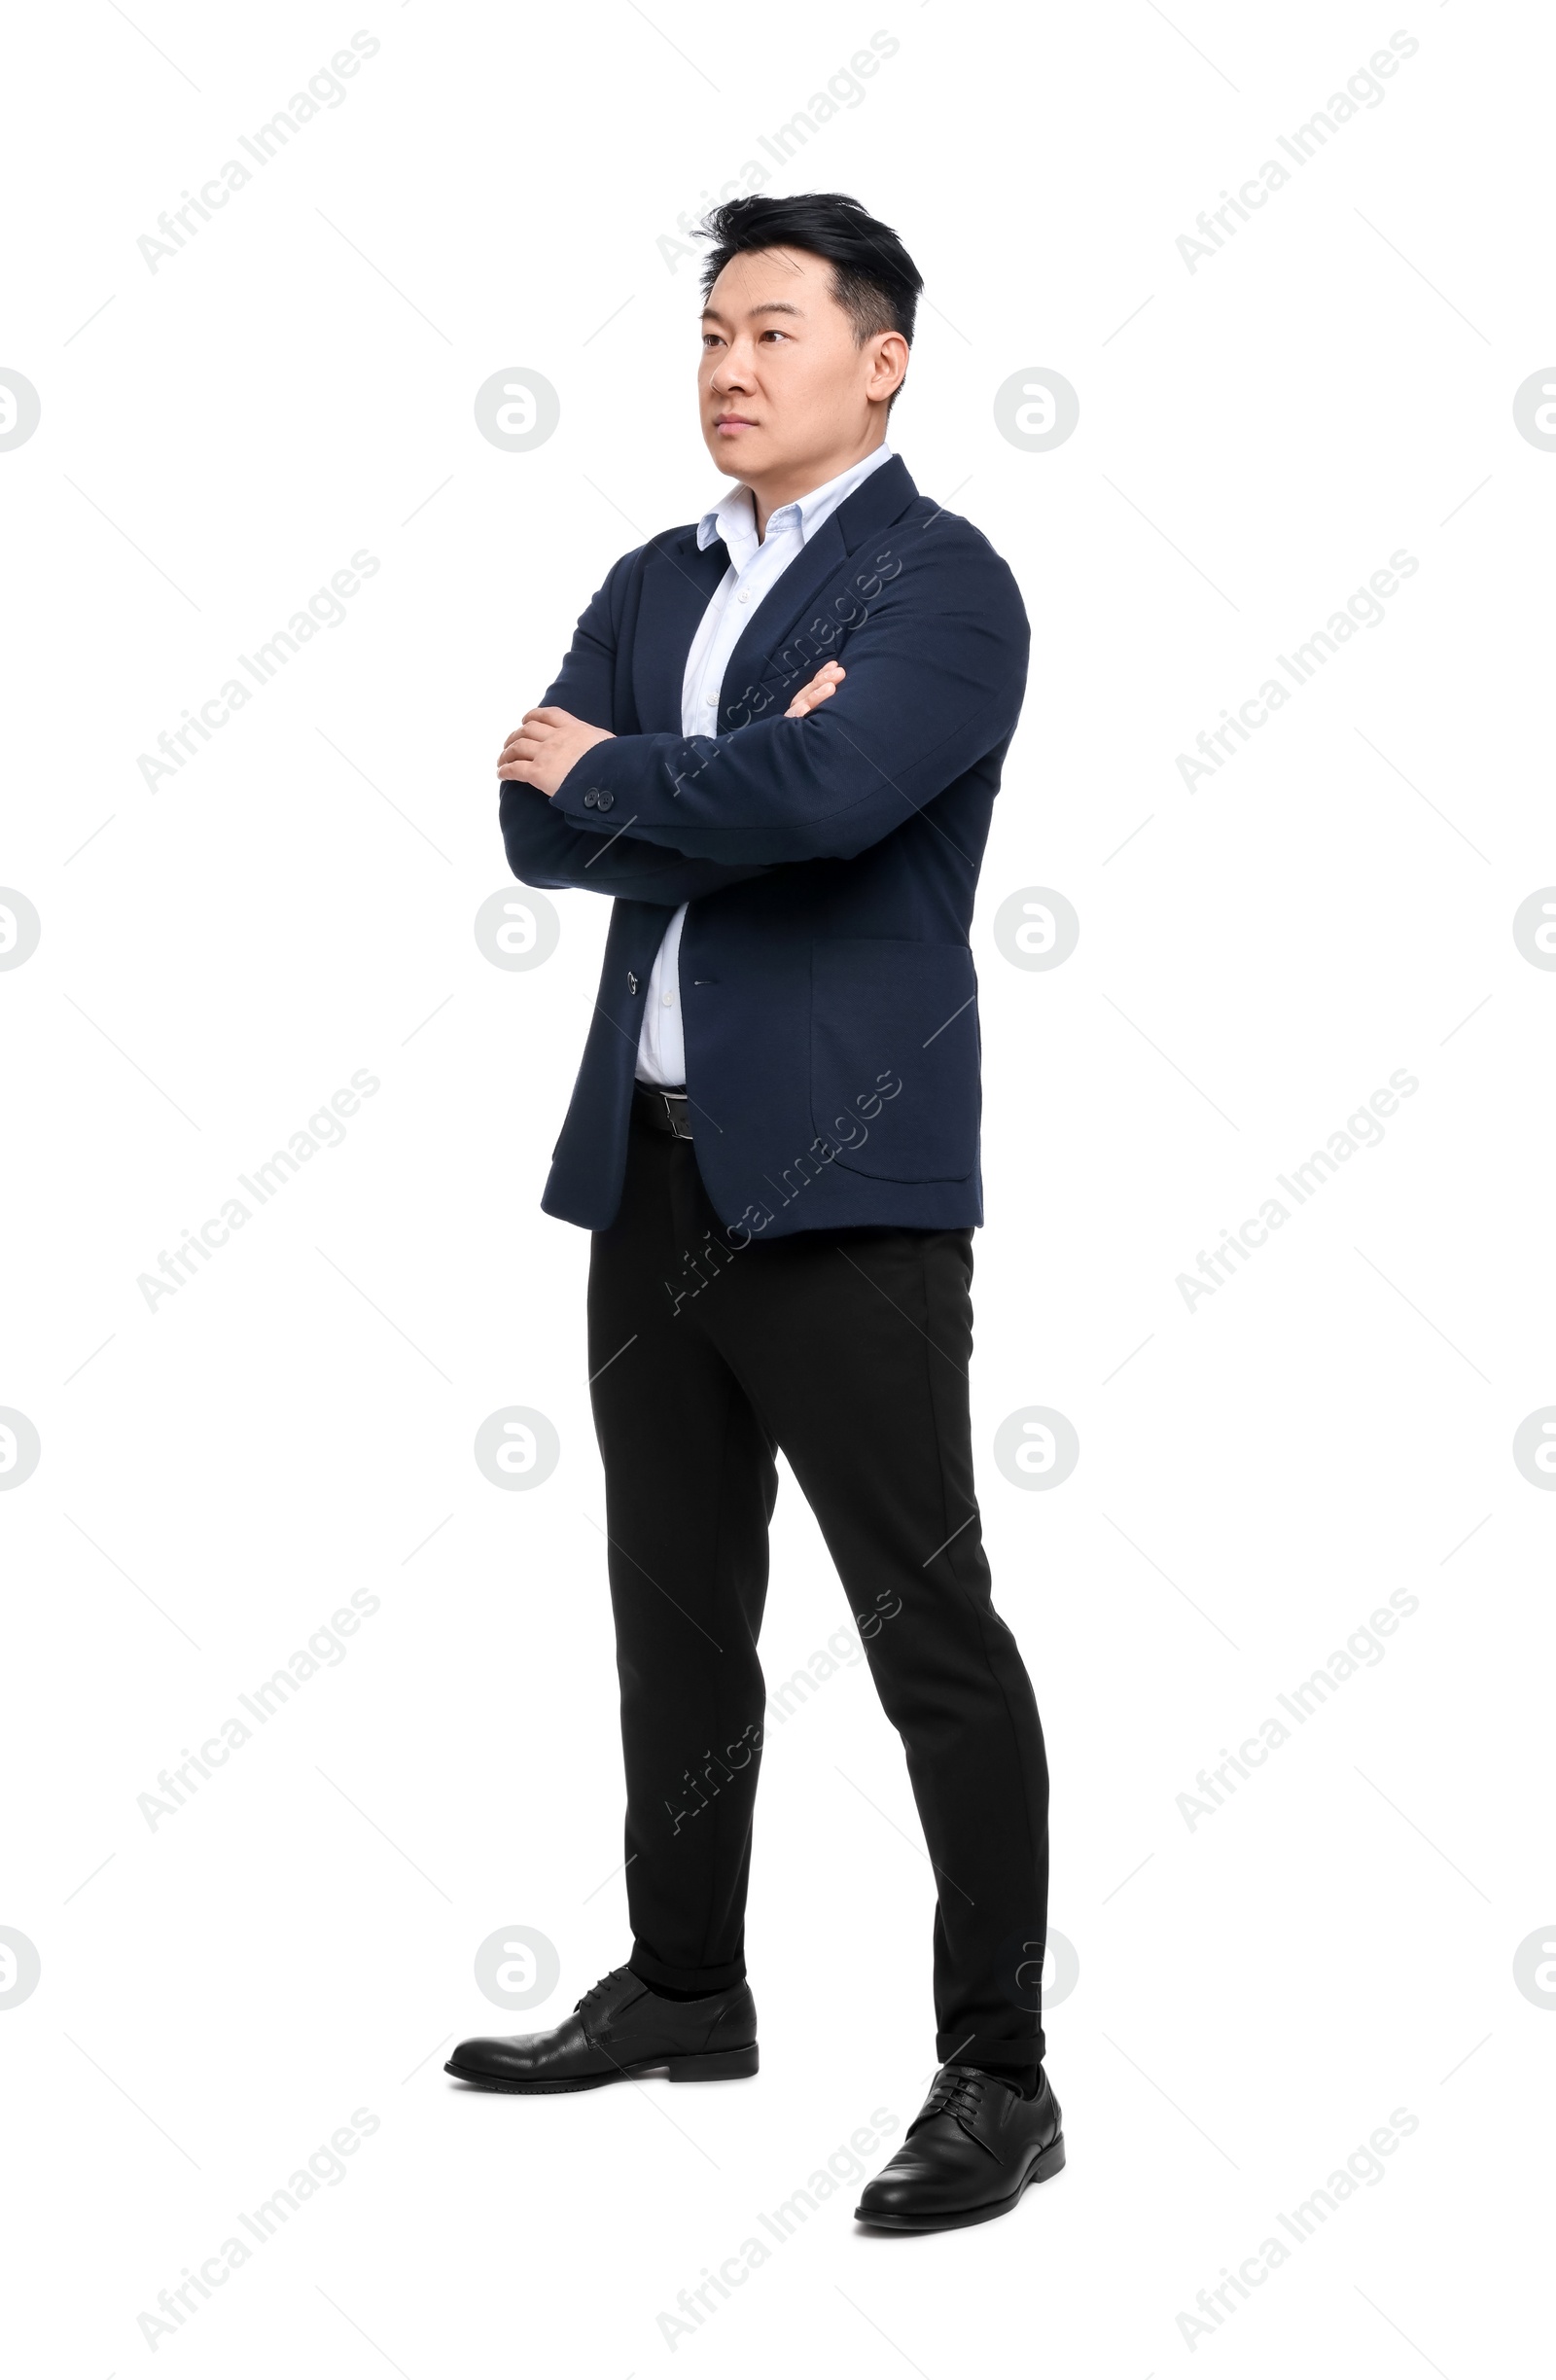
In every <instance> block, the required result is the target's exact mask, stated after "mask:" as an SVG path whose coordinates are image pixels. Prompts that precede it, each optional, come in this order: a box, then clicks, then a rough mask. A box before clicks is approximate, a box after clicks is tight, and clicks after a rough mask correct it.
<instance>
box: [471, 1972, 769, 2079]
mask: <svg viewBox="0 0 1556 2380" xmlns="http://www.w3.org/2000/svg"><path fill="white" fill-rule="evenodd" d="M756 2071H757V2004H756V2002H755V2001H754V2000H753V1999H752V1997H751V1986H750V1984H749V1983H735V1984H731V1985H730V1986H729V1988H728V1990H727V1991H723V1992H710V1993H709V1994H708V1996H707V1998H706V1999H705V2000H661V1999H660V1997H659V1995H658V1993H657V1992H655V1991H654V1989H653V1987H652V1986H651V1985H649V1984H647V1983H645V1982H644V1981H643V1978H642V1977H641V1975H635V1974H633V1972H632V1971H631V1969H630V1968H627V1967H618V1968H614V1969H613V1970H612V1971H611V1973H610V1974H608V1975H606V1976H604V1977H602V1979H601V1980H600V1981H599V1982H598V1983H596V1984H595V1985H594V1986H593V1987H592V1988H591V1989H590V1990H589V1991H586V1992H585V1993H584V1995H583V1999H582V2000H581V2001H580V2002H579V2004H578V2006H577V2007H576V2008H575V2009H574V2011H573V2013H572V2015H571V2016H569V2017H567V2018H566V2019H565V2020H564V2021H563V2022H562V2023H561V2024H559V2025H553V2026H552V2027H551V2029H550V2031H549V2032H548V2033H521V2034H515V2035H513V2036H512V2037H510V2038H509V2039H508V2040H506V2041H494V2040H490V2039H484V2038H483V2039H480V2040H477V2041H472V2042H461V2043H460V2044H459V2047H458V2048H457V2049H456V2050H455V2051H454V2054H453V2056H452V2057H451V2058H450V2059H449V2060H448V2062H447V2064H446V2065H445V2066H444V2068H443V2072H444V2074H447V2075H457V2077H458V2078H459V2079H460V2081H461V2082H475V2083H478V2084H479V2086H480V2088H481V2089H482V2090H487V2091H592V2090H595V2089H597V2088H598V2086H599V2085H600V2084H601V2083H602V2082H624V2081H626V2080H628V2079H629V2078H631V2077H633V2076H635V2075H651V2074H656V2073H660V2072H663V2073H667V2074H668V2075H669V2078H670V2079H671V2081H672V2082H721V2081H725V2080H726V2079H728V2078H731V2077H733V2076H737V2075H754V2074H755V2073H756Z"/></svg>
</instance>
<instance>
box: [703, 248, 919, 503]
mask: <svg viewBox="0 0 1556 2380" xmlns="http://www.w3.org/2000/svg"><path fill="white" fill-rule="evenodd" d="M901 343H902V342H901V341H898V342H897V344H898V345H899V346H900V345H901ZM881 345H882V342H881V340H880V339H879V338H867V339H866V341H865V343H864V345H863V346H857V345H856V344H855V341H854V326H853V324H852V323H851V321H850V320H849V318H848V316H847V315H846V314H845V313H844V311H843V309H842V307H841V306H840V305H839V304H838V302H837V301H836V299H835V298H834V297H833V296H832V269H831V266H830V265H829V264H828V263H827V261H826V259H825V258H823V257H819V256H811V255H809V254H808V253H807V252H806V251H805V250H803V249H799V248H764V249H760V250H758V251H756V252H754V253H752V254H749V255H745V256H737V257H732V258H731V259H730V261H729V263H728V264H727V265H726V266H725V268H724V270H723V272H722V273H721V274H720V275H719V278H718V280H717V281H716V282H715V283H714V285H713V288H712V290H711V291H710V292H709V294H708V303H707V309H706V311H705V313H704V315H703V319H702V363H701V366H700V368H699V371H698V373H697V394H698V400H699V404H700V408H701V413H702V435H703V437H704V439H705V440H706V441H707V445H708V452H709V453H710V454H711V455H712V457H713V459H714V461H715V462H716V463H717V464H718V466H719V469H720V470H721V471H726V472H729V473H730V474H732V476H733V477H734V478H736V479H738V480H749V481H758V482H760V480H764V479H771V478H775V477H776V478H782V477H784V476H785V475H787V474H789V473H791V472H794V471H796V470H797V471H802V470H803V469H804V468H805V467H806V466H808V465H810V464H821V463H824V462H826V461H828V460H829V459H830V458H831V456H832V455H833V454H834V453H835V452H836V450H837V448H838V446H839V444H855V443H858V442H861V441H863V440H865V439H866V438H867V437H868V436H869V435H870V416H871V412H872V410H874V409H878V407H879V404H880V403H881V401H882V400H883V398H884V396H885V395H886V394H887V393H889V391H890V389H891V387H892V386H893V385H894V383H895V379H896V377H897V376H898V374H897V373H896V371H895V368H894V367H893V366H887V367H886V369H885V376H884V378H883V376H882V365H883V359H882V356H881V352H880V350H881ZM872 398H873V399H874V400H875V406H874V407H872V404H871V399H872Z"/></svg>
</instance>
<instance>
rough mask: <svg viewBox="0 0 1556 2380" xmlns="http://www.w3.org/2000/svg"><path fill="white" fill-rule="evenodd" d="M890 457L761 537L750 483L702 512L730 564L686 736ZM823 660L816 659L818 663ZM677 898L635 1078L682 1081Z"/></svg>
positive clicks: (706, 724)
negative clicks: (758, 614)
mask: <svg viewBox="0 0 1556 2380" xmlns="http://www.w3.org/2000/svg"><path fill="white" fill-rule="evenodd" d="M891 459H892V449H891V448H890V446H884V445H883V446H877V447H876V448H875V450H874V452H873V453H872V454H867V455H866V457H865V459H864V461H863V462H862V463H855V464H854V465H853V467H852V469H851V470H848V471H843V472H839V473H838V475H837V478H836V479H835V480H828V481H827V482H826V484H825V486H822V487H813V488H812V489H811V491H810V493H809V495H808V496H800V497H799V498H798V499H797V500H796V502H795V503H794V504H782V505H780V506H779V508H778V510H777V512H775V513H773V514H770V515H768V520H767V534H766V536H765V537H763V538H761V539H760V541H759V539H758V536H757V514H756V506H755V504H754V503H753V501H752V495H751V490H750V488H749V487H741V486H738V485H737V486H735V487H731V488H730V489H729V490H728V492H727V494H726V495H725V498H724V500H723V502H722V503H720V504H717V505H715V507H714V509H713V511H712V512H710V513H704V514H703V515H702V518H701V519H700V520H699V521H698V523H697V545H698V547H699V549H702V548H706V547H708V546H711V545H712V544H713V542H714V539H715V538H718V537H722V538H723V539H724V542H725V545H726V546H727V547H728V549H729V567H728V569H727V570H726V571H725V574H724V577H723V578H722V579H721V580H720V582H719V584H718V586H717V587H715V589H714V593H713V600H712V601H711V602H710V604H709V605H708V608H707V610H706V611H705V612H704V613H703V615H702V619H701V622H700V623H699V625H698V628H697V632H696V635H695V636H694V637H693V638H692V640H691V650H690V653H689V654H688V656H687V669H686V676H685V678H684V679H683V680H682V684H681V731H682V733H683V734H684V735H712V734H715V733H717V730H718V719H719V702H720V697H721V694H722V693H723V690H724V673H725V664H726V663H727V661H728V659H729V656H730V655H731V654H732V653H733V651H734V649H735V646H736V645H737V644H738V643H739V641H740V638H741V636H742V635H743V634H744V632H745V629H746V624H747V622H749V620H750V619H751V615H752V613H753V612H754V611H755V610H756V608H757V606H758V604H759V603H760V601H761V599H762V597H763V596H764V595H765V594H766V593H767V592H768V590H769V588H770V587H771V586H773V585H774V584H775V582H776V581H777V580H779V579H780V578H782V576H783V574H784V572H785V571H786V570H787V569H788V568H789V565H790V563H791V562H792V561H793V560H794V558H795V556H796V553H797V552H798V551H799V550H800V548H801V547H802V546H805V545H808V544H809V542H810V540H811V539H812V538H813V537H814V536H815V534H816V531H817V530H818V529H819V528H820V527H821V525H822V523H823V521H825V520H830V519H831V515H833V513H835V512H836V510H837V507H838V506H839V505H840V504H841V503H842V502H843V500H844V498H845V497H848V496H851V495H852V494H853V492H854V490H855V488H856V487H858V486H859V484H860V482H861V481H862V480H867V479H868V478H869V475H870V473H871V472H872V471H878V470H879V469H880V467H881V465H882V464H883V463H889V462H890V461H891ZM820 666H821V664H820V662H819V661H818V663H817V667H818V668H820ZM686 914H687V912H686V904H685V903H684V902H683V904H682V906H681V907H680V908H678V909H677V910H676V913H675V915H674V916H673V917H672V918H671V920H670V923H669V925H668V926H667V927H666V928H665V934H664V940H663V941H662V942H661V943H660V944H659V949H658V955H657V956H656V957H655V959H654V971H653V973H652V974H651V976H650V977H649V988H648V997H647V1000H646V1003H645V1007H644V1014H643V1030H642V1032H641V1033H640V1035H639V1037H638V1063H637V1076H638V1081H639V1082H640V1083H664V1084H670V1085H673V1084H677V1083H684V1082H685V1081H686V1079H687V1053H686V1042H685V1039H684V1036H683V1034H682V1030H681V964H680V962H681V929H682V927H683V926H684V925H685V923H686Z"/></svg>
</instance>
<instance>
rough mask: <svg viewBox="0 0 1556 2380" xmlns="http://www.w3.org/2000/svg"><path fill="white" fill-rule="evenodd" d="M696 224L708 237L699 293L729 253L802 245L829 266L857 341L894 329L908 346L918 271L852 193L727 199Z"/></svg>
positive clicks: (708, 285) (885, 227)
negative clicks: (707, 248)
mask: <svg viewBox="0 0 1556 2380" xmlns="http://www.w3.org/2000/svg"><path fill="white" fill-rule="evenodd" d="M698 229H699V235H700V236H701V237H702V238H704V239H709V240H712V242H713V247H712V250H711V251H710V253H709V256H708V259H707V262H706V264H705V265H704V266H703V269H702V294H703V296H704V298H706V297H707V296H708V294H709V293H710V291H711V290H712V288H713V285H714V283H715V281H717V279H718V278H719V275H720V274H721V273H722V272H723V270H724V268H725V266H726V265H727V264H728V262H729V260H730V258H731V257H735V256H745V255H747V254H749V253H750V251H751V250H753V249H756V248H803V249H804V250H806V252H807V253H808V254H809V255H811V256H819V257H823V258H825V260H826V262H827V263H828V264H829V265H831V268H832V296H833V297H834V298H835V299H836V301H837V302H838V304H839V305H840V306H841V307H842V309H843V311H844V313H845V314H847V316H848V317H849V319H850V321H851V322H852V324H853V326H854V342H855V344H856V346H860V347H862V346H863V345H864V344H865V341H866V338H873V337H875V336H876V334H877V333H879V332H881V331H897V332H899V333H901V335H902V337H903V338H905V339H906V340H907V343H908V345H909V346H911V345H912V343H913V317H914V315H915V313H916V312H917V310H918V298H919V292H920V290H921V289H922V288H923V287H924V275H923V274H922V273H921V272H920V271H919V268H918V266H916V265H915V264H914V262H913V260H912V258H911V257H910V256H909V255H908V253H907V250H906V249H905V248H904V247H903V245H902V241H901V240H900V239H899V238H898V236H897V233H896V232H895V231H893V230H892V227H891V225H890V224H886V223H877V221H876V220H875V217H874V216H873V215H867V214H866V212H865V209H864V208H863V207H862V206H861V205H860V203H859V200H858V199H857V198H845V197H844V196H843V195H842V194H841V193H840V192H838V191H834V190H824V191H802V192H801V193H800V194H799V195H797V196H796V197H793V198H763V197H760V196H759V195H751V196H749V197H745V198H731V199H729V200H728V201H727V202H726V203H725V205H724V206H716V207H715V208H714V209H713V211H712V213H711V214H709V215H706V216H705V217H704V218H703V221H702V223H701V225H700V226H699V227H698Z"/></svg>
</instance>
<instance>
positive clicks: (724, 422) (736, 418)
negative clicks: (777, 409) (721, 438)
mask: <svg viewBox="0 0 1556 2380" xmlns="http://www.w3.org/2000/svg"><path fill="white" fill-rule="evenodd" d="M713 426H714V428H715V429H716V430H754V429H755V428H756V426H757V425H756V423H755V422H754V421H753V420H752V418H751V416H750V414H749V413H715V415H714V417H713Z"/></svg>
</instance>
